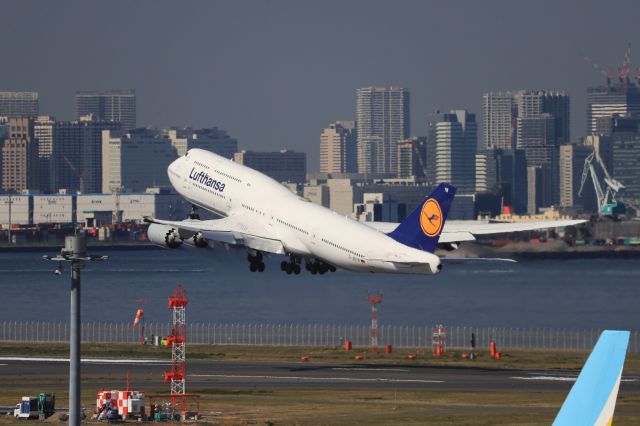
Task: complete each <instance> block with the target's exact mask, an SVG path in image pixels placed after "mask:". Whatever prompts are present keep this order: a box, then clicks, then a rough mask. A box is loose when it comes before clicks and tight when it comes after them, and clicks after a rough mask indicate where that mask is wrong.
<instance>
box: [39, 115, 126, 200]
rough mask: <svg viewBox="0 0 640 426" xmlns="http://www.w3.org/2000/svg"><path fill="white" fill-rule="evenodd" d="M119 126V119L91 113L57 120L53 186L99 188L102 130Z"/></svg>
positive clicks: (73, 189) (91, 190)
mask: <svg viewBox="0 0 640 426" xmlns="http://www.w3.org/2000/svg"><path fill="white" fill-rule="evenodd" d="M103 130H112V131H117V130H120V123H119V122H114V121H99V120H96V119H95V117H94V116H85V117H81V119H80V120H78V121H56V122H55V125H54V127H53V173H52V181H53V187H54V188H55V189H56V190H59V189H66V190H68V191H71V192H76V191H79V192H82V193H99V192H100V191H101V190H102V131H103Z"/></svg>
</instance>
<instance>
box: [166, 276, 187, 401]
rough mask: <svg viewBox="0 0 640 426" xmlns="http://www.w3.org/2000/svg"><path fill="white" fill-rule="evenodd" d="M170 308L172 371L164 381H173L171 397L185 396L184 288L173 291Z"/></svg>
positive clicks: (185, 329) (180, 287)
mask: <svg viewBox="0 0 640 426" xmlns="http://www.w3.org/2000/svg"><path fill="white" fill-rule="evenodd" d="M168 307H169V309H171V310H172V311H173V330H172V333H171V336H168V337H167V344H168V345H171V371H165V373H164V381H165V382H168V381H171V395H184V394H185V393H186V392H185V390H186V386H185V378H186V370H187V368H186V367H187V360H186V350H185V344H186V338H187V322H186V316H185V311H186V307H187V293H186V291H185V290H184V288H182V286H180V285H178V286H177V287H176V288H175V289H174V290H173V296H169V306H168ZM174 405H175V404H174Z"/></svg>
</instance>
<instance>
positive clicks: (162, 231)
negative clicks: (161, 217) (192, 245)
mask: <svg viewBox="0 0 640 426" xmlns="http://www.w3.org/2000/svg"><path fill="white" fill-rule="evenodd" d="M147 238H149V241H151V242H152V243H153V244H155V245H158V246H161V247H168V248H178V247H180V246H181V245H182V238H181V237H180V234H179V233H178V230H177V229H175V228H173V227H171V226H168V225H160V224H157V223H152V224H151V225H149V228H148V229H147Z"/></svg>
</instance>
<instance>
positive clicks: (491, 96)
mask: <svg viewBox="0 0 640 426" xmlns="http://www.w3.org/2000/svg"><path fill="white" fill-rule="evenodd" d="M482 100H483V112H484V128H483V133H484V146H485V148H488V149H491V148H501V149H512V148H514V144H515V143H516V139H517V138H518V137H519V136H522V134H518V133H517V121H516V120H517V119H535V118H539V117H540V115H542V114H549V115H550V116H551V117H552V119H553V137H552V140H551V141H549V142H550V143H551V142H553V143H554V144H556V145H558V144H562V143H568V142H569V140H570V133H569V130H570V128H569V123H570V121H569V115H570V99H569V95H567V94H566V93H565V92H554V91H546V90H519V91H515V92H493V93H485V94H484V95H483V98H482Z"/></svg>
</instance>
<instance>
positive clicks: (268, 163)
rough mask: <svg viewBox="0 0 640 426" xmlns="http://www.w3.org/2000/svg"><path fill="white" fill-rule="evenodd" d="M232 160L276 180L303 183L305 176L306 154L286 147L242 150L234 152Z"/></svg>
mask: <svg viewBox="0 0 640 426" xmlns="http://www.w3.org/2000/svg"><path fill="white" fill-rule="evenodd" d="M234 160H235V162H236V163H238V164H243V165H245V166H247V167H251V168H252V169H255V170H257V171H259V172H262V173H264V174H265V175H267V176H270V177H271V178H273V179H275V180H277V181H278V182H295V183H303V182H304V181H305V180H306V178H307V154H306V153H304V152H295V151H289V150H286V149H283V150H280V151H279V152H258V151H246V150H242V151H240V152H236V153H235V155H234Z"/></svg>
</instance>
